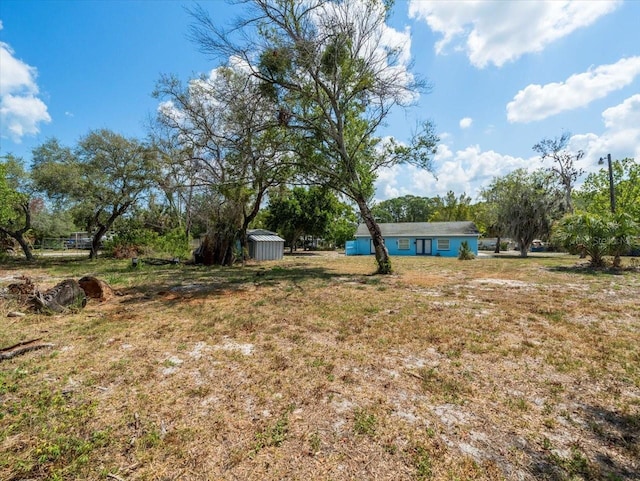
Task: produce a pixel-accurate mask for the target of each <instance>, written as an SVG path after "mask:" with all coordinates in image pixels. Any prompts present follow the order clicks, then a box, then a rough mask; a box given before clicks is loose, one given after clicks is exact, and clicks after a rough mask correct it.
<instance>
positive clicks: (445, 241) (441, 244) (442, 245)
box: [438, 239, 450, 251]
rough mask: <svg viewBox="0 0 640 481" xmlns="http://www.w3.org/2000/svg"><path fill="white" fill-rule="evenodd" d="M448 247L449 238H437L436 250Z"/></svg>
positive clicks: (443, 249) (446, 249)
mask: <svg viewBox="0 0 640 481" xmlns="http://www.w3.org/2000/svg"><path fill="white" fill-rule="evenodd" d="M449 249H450V244H449V239H438V250H439V251H448V250H449Z"/></svg>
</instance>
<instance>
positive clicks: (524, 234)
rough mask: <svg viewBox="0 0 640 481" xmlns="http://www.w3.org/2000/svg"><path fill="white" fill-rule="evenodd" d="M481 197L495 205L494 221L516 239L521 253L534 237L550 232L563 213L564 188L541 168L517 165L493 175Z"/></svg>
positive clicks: (525, 255)
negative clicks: (513, 169) (501, 173)
mask: <svg viewBox="0 0 640 481" xmlns="http://www.w3.org/2000/svg"><path fill="white" fill-rule="evenodd" d="M482 197H483V198H484V199H485V200H486V201H487V202H489V203H491V204H493V205H494V206H496V209H497V210H496V214H497V224H499V226H500V227H501V229H502V230H503V231H504V232H505V233H506V234H507V235H509V236H511V237H512V238H513V239H514V240H515V241H516V242H517V244H518V247H519V249H520V255H521V256H522V257H527V253H528V251H529V247H531V244H532V242H533V241H534V240H535V239H537V238H546V237H547V236H548V235H549V234H550V232H551V226H552V224H553V222H554V220H556V219H558V218H559V217H560V216H561V213H562V209H561V204H562V199H563V192H561V191H559V190H558V189H557V188H556V186H555V183H553V182H552V181H551V179H549V176H548V175H546V173H545V172H544V171H540V170H538V171H535V172H533V173H528V172H527V171H526V170H525V169H518V170H515V171H513V172H511V173H510V174H508V175H506V176H504V177H498V178H495V179H494V180H493V181H492V183H491V184H490V185H489V187H487V188H486V189H485V190H484V191H483V192H482Z"/></svg>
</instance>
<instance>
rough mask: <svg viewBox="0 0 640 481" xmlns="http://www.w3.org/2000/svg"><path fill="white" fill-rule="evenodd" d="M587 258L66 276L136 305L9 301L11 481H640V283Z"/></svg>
mask: <svg viewBox="0 0 640 481" xmlns="http://www.w3.org/2000/svg"><path fill="white" fill-rule="evenodd" d="M578 262H579V260H578V259H577V258H576V257H570V256H565V257H562V256H560V257H545V256H539V257H535V258H529V259H519V258H508V257H506V258H483V259H476V260H473V261H466V262H463V261H458V260H457V259H446V258H395V259H394V266H395V269H396V274H394V275H391V276H385V277H380V276H371V275H369V274H370V273H371V272H372V271H373V270H374V264H373V259H372V258H370V257H344V256H343V255H339V254H317V255H308V256H291V257H286V258H285V259H284V260H283V261H280V262H269V263H262V264H253V265H248V266H246V267H244V268H243V267H235V268H204V267H198V266H153V265H143V266H142V267H141V268H139V269H137V270H132V269H131V268H130V266H129V263H128V262H125V261H113V260H99V261H94V262H90V261H88V260H85V259H48V260H40V261H39V262H38V263H36V264H33V265H29V264H23V263H14V264H10V265H4V266H3V267H0V289H2V288H4V287H6V286H7V285H8V284H10V283H12V282H17V281H16V279H15V277H17V276H20V275H26V276H28V277H30V278H31V279H33V281H34V282H35V283H36V285H38V286H39V287H40V288H45V287H51V286H53V285H54V284H56V283H57V282H59V281H60V280H62V279H64V278H68V277H72V278H75V279H79V278H80V277H82V276H84V275H87V274H91V275H95V276H97V277H99V278H101V279H103V280H106V281H107V282H108V283H109V284H110V285H111V286H112V287H113V288H114V289H116V290H117V291H119V294H121V295H119V296H116V297H115V298H114V299H112V300H109V301H106V302H104V303H100V302H97V301H95V300H91V301H90V302H89V303H88V305H87V307H86V308H85V309H83V310H81V311H80V312H76V313H71V314H65V315H54V316H46V315H41V314H34V313H28V314H27V315H26V316H25V317H17V318H16V317H7V313H8V312H9V311H12V310H21V309H22V310H24V307H21V306H19V305H16V304H15V303H14V302H13V301H11V300H7V299H6V298H5V299H4V300H0V347H6V346H9V345H12V344H15V343H18V342H21V341H25V340H29V339H33V338H42V339H43V341H46V342H48V343H52V344H53V345H54V346H53V348H48V349H42V350H38V351H33V352H29V353H27V354H24V355H21V356H18V357H15V358H13V359H8V360H4V361H2V362H0V479H2V480H6V481H9V480H44V479H51V480H81V479H82V480H85V479H92V480H93V479H95V480H109V479H112V480H126V481H131V480H166V481H168V480H281V479H282V480H284V479H286V480H305V481H311V480H327V481H328V480H430V479H433V480H451V481H453V480H499V479H506V480H534V479H547V480H627V479H640V272H638V271H637V270H636V271H631V270H629V271H625V272H622V273H610V272H592V271H589V270H587V269H584V268H577V267H576V264H577V263H578Z"/></svg>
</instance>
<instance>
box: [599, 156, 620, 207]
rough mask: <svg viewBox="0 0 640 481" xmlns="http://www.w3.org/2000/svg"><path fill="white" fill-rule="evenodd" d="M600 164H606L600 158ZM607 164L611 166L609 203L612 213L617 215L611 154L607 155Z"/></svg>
mask: <svg viewBox="0 0 640 481" xmlns="http://www.w3.org/2000/svg"><path fill="white" fill-rule="evenodd" d="M598 164H600V165H602V164H604V159H603V158H602V157H600V160H599V161H598ZM607 164H608V165H609V201H610V202H611V213H612V214H615V213H616V192H615V189H614V188H613V167H612V166H611V154H607Z"/></svg>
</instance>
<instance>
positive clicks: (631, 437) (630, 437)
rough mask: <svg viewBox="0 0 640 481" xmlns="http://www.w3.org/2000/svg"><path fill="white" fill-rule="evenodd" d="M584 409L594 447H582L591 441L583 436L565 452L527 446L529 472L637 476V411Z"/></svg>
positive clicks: (550, 477) (612, 479) (559, 480)
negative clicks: (559, 452)
mask: <svg viewBox="0 0 640 481" xmlns="http://www.w3.org/2000/svg"><path fill="white" fill-rule="evenodd" d="M583 413H584V419H583V420H584V422H585V429H588V430H589V432H590V435H591V436H590V438H591V440H592V441H595V443H594V444H595V446H596V447H595V449H594V450H590V449H585V447H584V446H587V447H588V446H590V445H591V443H589V444H587V443H585V442H584V441H586V439H582V440H581V441H582V442H580V441H579V442H577V443H576V445H575V446H573V447H572V448H571V450H570V452H569V454H568V456H560V455H559V454H557V453H556V452H555V451H554V450H553V447H552V446H550V449H545V450H542V451H534V450H532V449H528V450H527V451H528V452H527V454H528V456H529V458H530V459H531V463H530V465H529V472H530V473H531V474H532V475H533V476H534V477H535V478H536V479H543V480H547V481H564V480H567V479H588V480H597V481H600V480H601V481H622V480H627V479H640V461H639V460H640V414H621V413H617V412H613V411H610V410H608V409H605V408H602V407H600V406H585V407H584V411H583ZM604 447H606V448H607V449H604ZM594 451H595V452H594ZM612 455H613V456H612Z"/></svg>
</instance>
